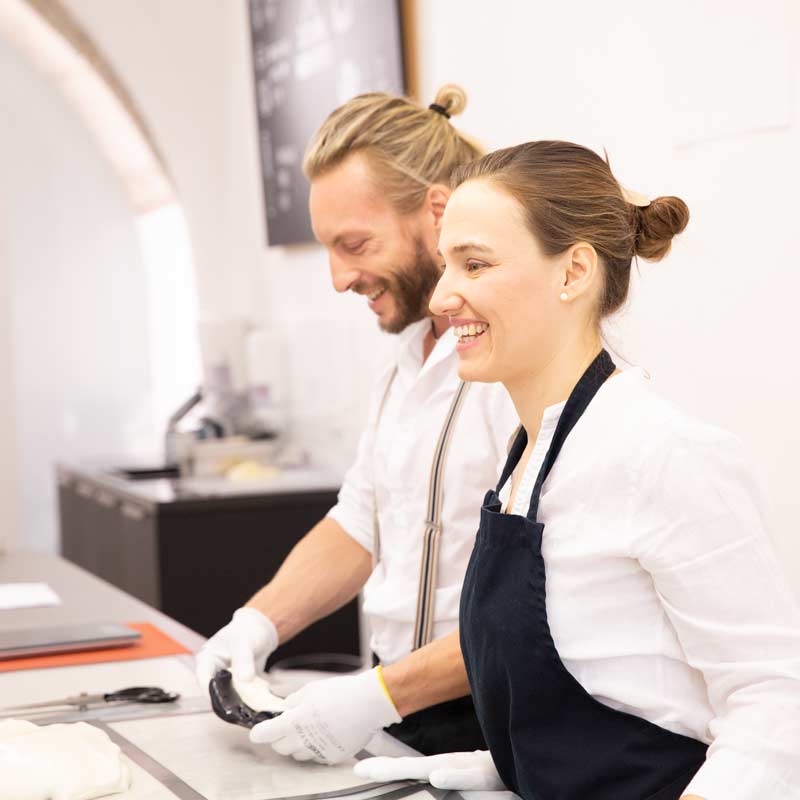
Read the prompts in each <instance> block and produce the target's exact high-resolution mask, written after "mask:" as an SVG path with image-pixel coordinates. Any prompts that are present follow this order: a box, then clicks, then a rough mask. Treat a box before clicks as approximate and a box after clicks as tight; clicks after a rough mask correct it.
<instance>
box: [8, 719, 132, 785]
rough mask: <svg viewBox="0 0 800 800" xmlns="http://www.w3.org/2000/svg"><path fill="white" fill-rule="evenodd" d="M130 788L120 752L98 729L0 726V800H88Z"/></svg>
mask: <svg viewBox="0 0 800 800" xmlns="http://www.w3.org/2000/svg"><path fill="white" fill-rule="evenodd" d="M130 784H131V775H130V769H129V767H128V765H127V764H126V763H125V761H123V759H122V753H121V752H120V749H119V747H118V746H117V745H115V744H114V743H113V742H112V741H111V740H110V739H109V738H108V735H107V734H106V733H105V732H104V731H101V730H100V729H99V728H95V727H93V726H92V725H88V724H87V723H85V722H76V723H74V724H71V725H44V726H42V727H39V726H37V725H34V724H33V723H31V722H26V721H24V720H14V719H11V720H4V721H2V722H0V800H92V798H95V797H105V796H107V795H110V794H116V793H117V792H124V791H126V790H127V789H128V788H129V787H130Z"/></svg>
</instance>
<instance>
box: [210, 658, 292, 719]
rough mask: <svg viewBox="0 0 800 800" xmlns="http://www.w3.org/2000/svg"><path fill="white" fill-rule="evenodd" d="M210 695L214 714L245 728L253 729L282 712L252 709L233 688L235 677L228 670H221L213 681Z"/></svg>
mask: <svg viewBox="0 0 800 800" xmlns="http://www.w3.org/2000/svg"><path fill="white" fill-rule="evenodd" d="M208 693H209V694H210V695H211V708H213V709H214V713H215V714H216V715H217V716H218V717H219V718H220V719H223V720H225V722H230V723H231V724H233V725H241V726H242V727H243V728H253V727H255V726H256V725H258V723H259V722H264V720H267V719H273V718H274V717H277V716H279V715H280V714H281V712H280V711H256V710H255V709H253V708H250V706H248V705H247V704H246V703H245V702H244V700H242V698H241V697H240V696H239V692H237V691H236V689H234V688H233V676H232V675H231V673H230V671H229V670H227V669H221V670H219V672H217V674H216V675H215V676H214V677H213V678H212V679H211V681H210V682H209V684H208Z"/></svg>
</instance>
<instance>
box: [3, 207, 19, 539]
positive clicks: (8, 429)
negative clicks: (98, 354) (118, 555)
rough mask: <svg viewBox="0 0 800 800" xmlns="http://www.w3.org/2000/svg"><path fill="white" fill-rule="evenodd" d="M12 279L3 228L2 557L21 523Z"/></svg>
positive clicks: (15, 536) (14, 537)
mask: <svg viewBox="0 0 800 800" xmlns="http://www.w3.org/2000/svg"><path fill="white" fill-rule="evenodd" d="M3 211H4V197H3V195H2V194H0V219H2V218H3ZM9 277H10V276H9V269H8V259H7V258H6V253H5V248H4V232H3V229H2V227H0V553H2V552H3V550H4V549H6V548H10V547H11V546H12V545H14V543H15V542H16V539H17V525H18V522H19V508H18V506H19V498H18V493H17V492H18V486H17V469H16V467H17V442H16V437H15V435H14V422H15V419H14V418H15V409H14V383H13V377H14V371H13V363H14V362H13V352H12V342H11V292H10V287H9V283H10V280H9Z"/></svg>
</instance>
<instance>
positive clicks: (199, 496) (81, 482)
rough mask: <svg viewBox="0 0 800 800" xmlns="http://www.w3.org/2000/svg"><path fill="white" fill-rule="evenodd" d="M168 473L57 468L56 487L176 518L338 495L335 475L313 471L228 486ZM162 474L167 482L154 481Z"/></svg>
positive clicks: (298, 470)
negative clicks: (103, 495) (201, 511)
mask: <svg viewBox="0 0 800 800" xmlns="http://www.w3.org/2000/svg"><path fill="white" fill-rule="evenodd" d="M170 472H171V470H169V469H164V470H145V469H142V470H138V469H135V468H132V469H124V468H120V467H112V466H105V465H100V466H90V465H74V464H63V463H62V464H58V465H57V466H56V477H57V480H58V484H59V486H60V487H72V488H73V489H74V490H75V491H76V492H77V493H78V494H83V495H85V496H91V495H99V494H101V493H102V490H103V489H106V490H107V492H108V493H109V495H110V496H111V495H113V496H118V497H122V498H124V499H125V500H127V501H128V502H130V503H133V504H136V506H138V507H141V508H142V510H147V511H152V510H154V509H155V508H158V510H159V511H163V512H165V513H180V512H183V511H186V510H190V509H191V508H194V507H200V506H202V507H203V508H204V509H211V508H225V507H226V506H229V505H231V504H234V503H235V504H237V505H239V506H242V505H257V504H259V503H261V502H263V500H264V499H265V498H269V499H270V500H271V501H273V502H276V501H279V500H280V499H281V498H282V497H286V498H287V499H291V497H292V496H293V495H297V494H309V493H312V494H317V493H319V494H328V493H331V492H336V491H338V488H339V485H340V481H339V476H337V475H335V474H334V473H332V472H331V471H330V470H325V469H320V468H315V467H298V468H295V469H285V470H282V471H281V472H279V473H278V474H276V475H274V476H272V477H270V478H265V479H259V480H242V481H232V480H228V479H227V478H180V477H178V476H172V475H170V474H169V473H170ZM159 475H168V477H159Z"/></svg>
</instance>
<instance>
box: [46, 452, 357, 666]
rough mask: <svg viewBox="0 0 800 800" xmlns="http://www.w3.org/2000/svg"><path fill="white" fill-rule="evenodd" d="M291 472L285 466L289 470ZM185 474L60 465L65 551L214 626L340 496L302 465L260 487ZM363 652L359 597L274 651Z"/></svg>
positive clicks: (193, 620) (167, 607) (153, 600)
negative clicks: (211, 487)
mask: <svg viewBox="0 0 800 800" xmlns="http://www.w3.org/2000/svg"><path fill="white" fill-rule="evenodd" d="M282 477H284V476H282ZM191 483H192V482H182V481H180V480H179V479H167V478H150V479H147V480H131V479H129V478H127V477H124V476H122V475H121V474H115V473H114V472H113V471H111V470H88V469H81V468H76V467H71V466H66V465H60V466H59V467H58V484H59V487H58V499H59V520H60V526H61V553H62V555H63V556H64V557H65V558H67V559H69V560H70V561H72V562H74V563H75V564H78V565H79V566H81V567H83V568H84V569H87V570H89V571H90V572H92V573H94V574H95V575H97V576H99V577H101V578H104V579H105V580H107V581H108V582H109V583H113V584H114V585H115V586H118V587H119V588H120V589H123V590H124V591H126V592H128V593H129V594H132V595H133V596H134V597H138V598H139V599H141V600H143V601H144V602H146V603H148V604H149V605H151V606H153V607H155V608H158V609H159V610H161V611H163V612H164V613H166V614H168V615H169V616H171V617H173V618H175V619H177V620H178V621H179V622H182V623H183V624H184V625H187V626H188V627H190V628H192V629H193V630H195V631H197V632H198V633H201V634H203V635H204V636H210V635H211V634H212V633H214V632H215V631H216V630H218V629H219V628H220V627H221V626H222V625H224V624H225V623H226V622H227V621H228V620H229V619H230V615H231V613H232V612H233V610H234V609H236V608H238V607H239V606H241V605H242V604H243V603H244V602H245V601H246V600H247V599H248V598H249V597H250V596H251V595H252V594H253V593H254V592H255V591H257V590H258V589H260V588H261V587H262V586H263V585H264V584H265V583H266V582H267V581H268V580H269V579H270V578H271V577H272V576H273V575H274V574H275V572H276V571H277V569H278V567H279V566H280V565H281V563H282V562H283V560H284V558H285V557H286V556H287V555H288V553H289V551H290V550H291V549H292V547H294V545H295V544H296V543H297V542H298V541H299V539H300V538H301V537H302V536H303V535H304V534H305V533H306V531H308V530H309V528H311V527H312V526H313V525H314V524H315V523H316V522H318V521H319V520H320V519H321V518H322V517H323V516H324V515H325V513H326V512H327V511H328V510H329V509H330V508H331V506H332V505H333V504H334V503H335V502H336V488H335V487H332V486H330V485H328V486H325V485H320V483H323V484H324V481H323V482H321V481H319V480H316V481H315V480H309V479H308V476H305V478H303V474H302V473H300V474H299V478H298V484H297V485H296V486H290V485H289V481H287V480H286V479H285V478H284V480H282V481H280V482H276V486H275V488H274V489H271V490H270V491H269V492H261V493H252V492H251V493H241V494H236V495H224V496H214V495H204V494H202V493H200V492H198V491H197V489H196V485H197V482H196V481H195V482H194V483H193V484H192V485H193V486H195V488H194V489H190V488H187V484H191ZM359 652H360V642H359V629H358V606H357V601H355V600H354V601H352V602H350V603H348V604H347V605H346V606H345V607H344V608H342V609H340V610H339V611H337V612H336V613H334V614H332V615H331V616H330V617H327V618H326V619H323V620H320V621H319V622H317V623H315V624H314V625H312V626H311V627H310V628H308V630H306V631H304V632H303V633H301V634H300V635H299V636H297V637H296V638H295V639H293V640H292V641H290V642H287V643H286V644H285V645H282V646H281V647H280V648H278V651H277V652H276V653H275V654H274V656H273V658H272V659H271V661H274V660H277V659H281V658H284V657H286V656H290V655H300V654H306V653H350V654H355V655H358V654H359Z"/></svg>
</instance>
